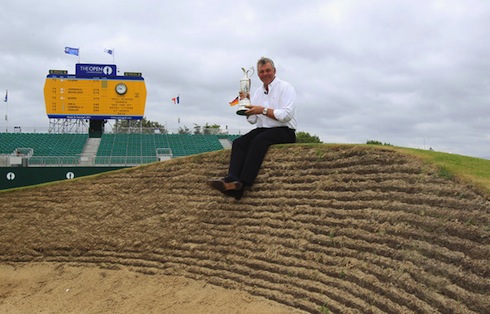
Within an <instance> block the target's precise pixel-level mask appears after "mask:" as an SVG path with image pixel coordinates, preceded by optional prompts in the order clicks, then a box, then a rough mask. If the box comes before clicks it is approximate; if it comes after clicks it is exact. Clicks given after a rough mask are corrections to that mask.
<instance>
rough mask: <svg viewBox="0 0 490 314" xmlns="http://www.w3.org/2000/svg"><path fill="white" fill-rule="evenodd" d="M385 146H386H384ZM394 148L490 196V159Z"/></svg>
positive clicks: (446, 176)
mask: <svg viewBox="0 0 490 314" xmlns="http://www.w3.org/2000/svg"><path fill="white" fill-rule="evenodd" d="M383 147H385V146H383ZM393 149H395V150H397V151H399V152H401V153H405V154H408V155H411V156H415V157H418V158H421V159H422V160H423V161H424V162H425V163H426V164H429V165H432V166H435V167H436V169H438V171H439V172H438V174H439V176H441V177H443V178H447V179H451V180H454V179H456V180H459V181H461V182H464V183H469V184H471V185H473V186H474V187H475V188H477V189H478V190H479V191H480V192H483V193H484V194H486V195H487V196H490V160H488V159H482V158H475V157H468V156H462V155H457V154H449V153H440V152H434V151H430V150H422V149H411V148H400V147H394V148H393Z"/></svg>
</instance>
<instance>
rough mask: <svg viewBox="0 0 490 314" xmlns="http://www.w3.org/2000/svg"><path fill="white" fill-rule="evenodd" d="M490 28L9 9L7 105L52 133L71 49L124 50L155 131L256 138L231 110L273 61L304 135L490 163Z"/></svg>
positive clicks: (329, 5)
mask: <svg viewBox="0 0 490 314" xmlns="http://www.w3.org/2000/svg"><path fill="white" fill-rule="evenodd" d="M489 24H490V3H487V2H486V1H479V0H470V1H464V2H461V1H456V0H448V1H436V0H430V1H422V0H414V1H389V0H371V1H342V0H336V1H321V0H318V1H304V2H297V1H258V0H254V1H248V2H243V3H241V2H240V3H234V2H229V1H217V0H212V1H203V2H201V1H188V0H183V1H177V2H169V1H163V2H155V1H146V0H142V1H137V2H127V3H121V1H114V0H107V1H94V0H88V1H85V2H83V3H81V2H75V1H61V0H53V1H49V2H47V3H46V2H39V1H33V0H6V1H4V2H3V3H2V10H1V12H0V38H1V39H2V45H0V73H1V74H2V75H1V76H0V94H2V93H3V90H5V89H8V90H9V103H8V116H9V125H10V126H11V127H12V126H14V125H22V126H26V127H39V128H42V127H47V126H48V119H47V117H46V113H45V108H44V99H43V87H44V80H45V76H46V74H47V72H48V70H49V69H53V68H55V69H66V70H69V72H74V68H75V63H76V62H77V61H78V58H77V57H75V56H71V55H66V54H64V53H63V48H64V47H65V46H72V47H80V61H81V62H85V63H112V57H111V56H110V55H108V54H106V53H104V49H105V48H114V49H115V55H114V57H115V63H116V64H117V65H118V67H119V69H120V70H121V71H141V72H143V75H144V77H145V81H146V85H147V90H148V97H147V106H146V116H147V118H148V119H150V120H152V121H158V122H160V123H165V124H166V125H167V127H169V128H172V129H176V128H178V127H179V126H181V127H183V126H184V125H185V126H187V127H189V128H191V129H192V127H193V125H194V123H196V124H199V125H204V124H205V123H210V124H220V125H222V126H223V127H224V126H228V128H231V129H242V130H246V129H248V128H250V126H249V125H248V123H247V122H246V121H244V119H243V118H242V117H239V116H237V115H235V113H234V108H233V107H230V106H228V102H229V101H231V100H232V99H233V98H234V97H235V96H236V94H237V90H238V85H239V79H240V77H241V70H240V68H241V67H249V66H253V65H255V62H256V60H257V59H258V58H259V57H261V56H264V55H265V56H269V57H271V58H273V59H274V60H275V62H276V65H277V68H278V76H279V77H281V78H282V79H284V80H287V81H289V82H291V83H292V84H293V85H294V87H295V89H296V92H297V95H298V99H297V106H298V115H299V130H300V131H306V132H310V133H311V134H314V135H318V136H320V138H321V139H322V140H323V141H324V142H344V143H364V142H365V141H366V140H369V139H373V140H380V141H383V142H389V143H391V144H394V145H399V146H408V147H415V148H428V147H433V148H434V149H436V150H441V151H448V152H449V151H450V152H453V153H458V154H463V155H470V156H478V157H490V151H489V148H488V147H490V135H489V133H490V132H489V131H490V130H489V125H490V107H489V105H488V104H489V100H490V99H489V98H490V96H489V95H490V94H489V92H490V77H489V74H488V73H489V69H490V61H489V60H488V55H489V50H490V47H489V44H488V38H489V35H490V34H489V32H490V25H489ZM259 84H260V82H259V80H258V78H257V76H256V75H255V76H254V77H253V82H252V85H253V87H257V86H259ZM177 94H180V96H181V101H182V102H181V104H180V106H175V105H173V104H172V102H171V98H172V97H174V96H176V95H177ZM1 97H2V98H3V96H1ZM0 108H2V110H3V112H0V114H1V116H4V114H5V109H6V108H5V107H3V106H2V107H0ZM179 118H180V124H178V121H179ZM4 125H5V122H4V121H3V119H2V121H0V128H2V127H3V126H4Z"/></svg>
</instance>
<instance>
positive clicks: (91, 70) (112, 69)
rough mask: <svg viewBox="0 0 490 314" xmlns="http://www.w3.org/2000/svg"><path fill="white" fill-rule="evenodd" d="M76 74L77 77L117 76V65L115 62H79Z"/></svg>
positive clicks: (76, 66)
mask: <svg viewBox="0 0 490 314" xmlns="http://www.w3.org/2000/svg"><path fill="white" fill-rule="evenodd" d="M75 75H76V76H77V77H114V76H117V67H116V65H115V64H86V63H77V64H76V65H75Z"/></svg>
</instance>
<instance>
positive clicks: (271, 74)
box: [258, 63, 276, 85]
mask: <svg viewBox="0 0 490 314" xmlns="http://www.w3.org/2000/svg"><path fill="white" fill-rule="evenodd" d="M258 72H259V73H258V75H259V78H260V80H261V81H262V82H263V83H264V85H269V84H270V83H271V82H272V81H273V80H274V78H275V77H276V69H274V68H273V67H272V64H270V63H266V64H263V65H259V69H258Z"/></svg>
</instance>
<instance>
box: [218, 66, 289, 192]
mask: <svg viewBox="0 0 490 314" xmlns="http://www.w3.org/2000/svg"><path fill="white" fill-rule="evenodd" d="M257 74H258V76H259V78H260V80H261V81H262V83H263V85H262V86H260V87H259V88H258V89H257V90H256V91H255V93H254V94H253V96H252V98H251V105H249V106H247V108H248V110H247V111H246V112H245V114H246V117H247V120H248V122H250V123H251V124H256V125H257V128H255V129H253V130H251V131H250V132H248V133H247V134H245V135H243V136H241V137H239V138H237V139H235V140H234V141H233V145H232V149H231V157H230V166H229V169H228V175H227V176H226V177H224V178H223V179H219V180H210V181H208V185H209V186H211V187H212V188H214V189H217V190H219V191H221V192H223V193H225V194H227V195H229V196H233V197H234V198H235V199H237V200H239V199H241V198H242V195H243V191H244V189H245V188H246V187H249V186H252V185H253V183H254V181H255V178H256V177H257V174H258V172H259V170H260V167H261V165H262V162H263V160H264V157H265V155H266V153H267V150H268V148H269V146H271V145H273V144H284V143H294V142H296V133H295V131H296V116H295V99H296V92H295V91H294V88H293V87H292V86H291V84H289V83H287V82H285V81H282V80H280V79H279V78H277V77H276V67H275V66H274V62H273V61H272V60H271V59H269V58H265V57H262V58H260V59H259V61H258V62H257ZM244 97H247V98H250V95H249V94H248V95H244V94H242V93H240V99H242V98H244Z"/></svg>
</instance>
